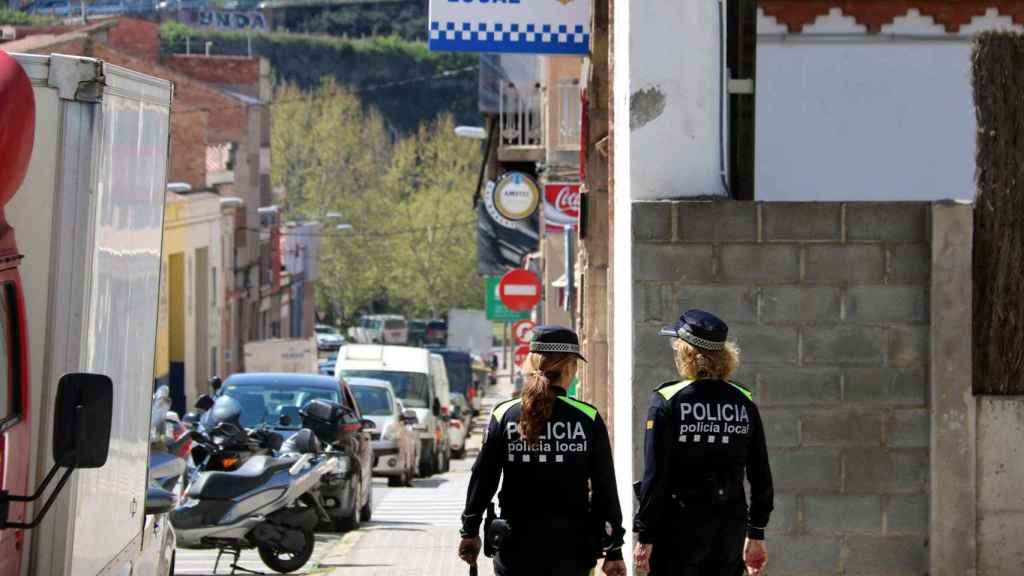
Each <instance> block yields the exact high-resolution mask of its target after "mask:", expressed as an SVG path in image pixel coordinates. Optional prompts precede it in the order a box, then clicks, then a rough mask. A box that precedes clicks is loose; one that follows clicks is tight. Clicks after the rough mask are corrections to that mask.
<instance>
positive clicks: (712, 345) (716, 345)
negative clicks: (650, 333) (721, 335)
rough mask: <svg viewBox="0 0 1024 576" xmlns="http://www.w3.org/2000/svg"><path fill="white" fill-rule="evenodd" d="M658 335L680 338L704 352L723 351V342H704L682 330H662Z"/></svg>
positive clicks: (702, 339)
mask: <svg viewBox="0 0 1024 576" xmlns="http://www.w3.org/2000/svg"><path fill="white" fill-rule="evenodd" d="M659 334H660V335H662V336H676V337H678V338H682V339H683V340H686V341H687V342H689V343H690V344H693V345H694V346H696V347H697V348H703V349H705V350H723V349H725V342H715V341H712V340H705V339H704V338H701V337H700V336H694V335H693V334H690V333H689V332H687V331H686V330H683V329H682V328H680V329H679V330H677V331H675V332H673V331H672V330H665V329H662V330H661V331H660V332H659Z"/></svg>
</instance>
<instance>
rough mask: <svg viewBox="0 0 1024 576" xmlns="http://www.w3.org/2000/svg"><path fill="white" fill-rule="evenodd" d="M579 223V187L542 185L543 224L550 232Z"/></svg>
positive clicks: (571, 184)
mask: <svg viewBox="0 0 1024 576" xmlns="http://www.w3.org/2000/svg"><path fill="white" fill-rule="evenodd" d="M579 221H580V185H579V184H578V183H575V184H574V183H567V182H552V183H548V184H545V185H544V223H545V225H546V226H547V227H548V229H550V230H552V231H556V230H557V231H561V230H563V229H564V228H565V227H566V226H576V225H577V224H579Z"/></svg>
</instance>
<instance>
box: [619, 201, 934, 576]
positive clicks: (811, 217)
mask: <svg viewBox="0 0 1024 576" xmlns="http://www.w3.org/2000/svg"><path fill="white" fill-rule="evenodd" d="M930 213H931V212H930V208H929V205H928V204H926V203H885V204H866V203H849V204H847V203H753V202H734V201H724V202H692V201H686V202H644V203H636V204H634V207H633V239H634V247H633V266H634V268H633V287H634V304H633V312H634V321H635V326H634V338H635V345H634V351H635V352H634V354H635V355H634V388H633V391H634V392H633V396H634V419H633V422H634V427H635V430H634V439H635V444H636V448H637V450H636V454H637V459H636V461H635V462H634V471H635V472H636V473H639V472H640V470H641V468H640V466H641V465H642V464H641V463H640V462H639V454H640V453H641V451H640V450H639V448H640V445H641V444H642V438H643V435H642V433H641V430H640V428H639V424H640V423H642V422H643V421H644V415H645V413H646V410H647V405H648V399H649V397H650V394H651V390H652V389H653V388H654V387H655V386H656V385H657V384H658V383H660V382H663V381H665V380H670V379H676V378H677V375H676V373H675V369H674V365H673V362H672V355H671V351H670V348H669V343H668V341H667V339H665V338H663V337H659V336H657V330H658V328H659V327H660V326H662V325H664V324H667V323H669V322H671V321H672V320H674V318H675V317H676V316H677V315H678V314H679V313H680V311H682V310H684V309H687V308H704V309H707V310H710V311H714V312H715V313H717V314H719V315H720V316H721V317H722V318H723V319H724V320H725V321H726V322H727V323H728V324H729V325H730V335H731V339H733V340H735V341H737V343H738V344H739V346H740V348H741V350H742V353H741V357H742V359H741V368H740V370H739V373H738V374H736V375H735V378H736V379H737V380H739V381H741V382H743V383H745V384H747V385H748V386H750V387H752V388H753V390H754V393H755V401H756V402H757V403H758V405H759V407H760V408H761V413H762V417H763V419H764V422H765V426H766V433H767V438H768V445H769V450H770V452H771V458H772V460H771V464H772V470H773V474H774V478H775V488H776V499H775V506H776V510H775V512H774V514H773V518H772V522H771V525H770V527H769V528H770V536H769V547H770V549H771V550H772V554H771V559H772V562H771V569H770V573H771V574H772V576H784V575H794V576H795V575H805V574H894V575H903V574H907V575H910V574H917V575H919V574H924V573H926V572H927V570H928V549H927V547H926V543H927V538H928V533H929V497H928V494H927V490H928V484H929V434H930V430H929V412H928V390H929V387H928V373H929V372H928V367H929V358H928V356H929V336H930V333H929V318H930V315H929V303H930V300H929V289H930V272H931V264H930V258H931V248H930Z"/></svg>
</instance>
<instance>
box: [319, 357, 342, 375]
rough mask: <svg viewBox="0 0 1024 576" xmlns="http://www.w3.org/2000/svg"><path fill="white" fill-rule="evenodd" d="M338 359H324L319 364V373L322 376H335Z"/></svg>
mask: <svg viewBox="0 0 1024 576" xmlns="http://www.w3.org/2000/svg"><path fill="white" fill-rule="evenodd" d="M337 360H338V357H337V356H336V355H335V356H331V357H330V358H324V359H323V360H320V362H319V363H318V364H317V372H319V373H320V375H321V376H334V365H335V364H336V363H337Z"/></svg>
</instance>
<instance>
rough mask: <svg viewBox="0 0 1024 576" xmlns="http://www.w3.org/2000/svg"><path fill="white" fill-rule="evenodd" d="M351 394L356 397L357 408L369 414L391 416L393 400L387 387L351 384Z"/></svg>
mask: <svg viewBox="0 0 1024 576" xmlns="http://www.w3.org/2000/svg"><path fill="white" fill-rule="evenodd" d="M352 395H353V396H355V397H356V403H357V404H359V410H360V411H361V412H362V413H363V414H366V415H369V416H391V415H392V414H394V405H395V403H394V401H392V399H391V393H390V392H388V389H387V388H378V387H376V386H360V385H358V384H355V385H353V386H352Z"/></svg>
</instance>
